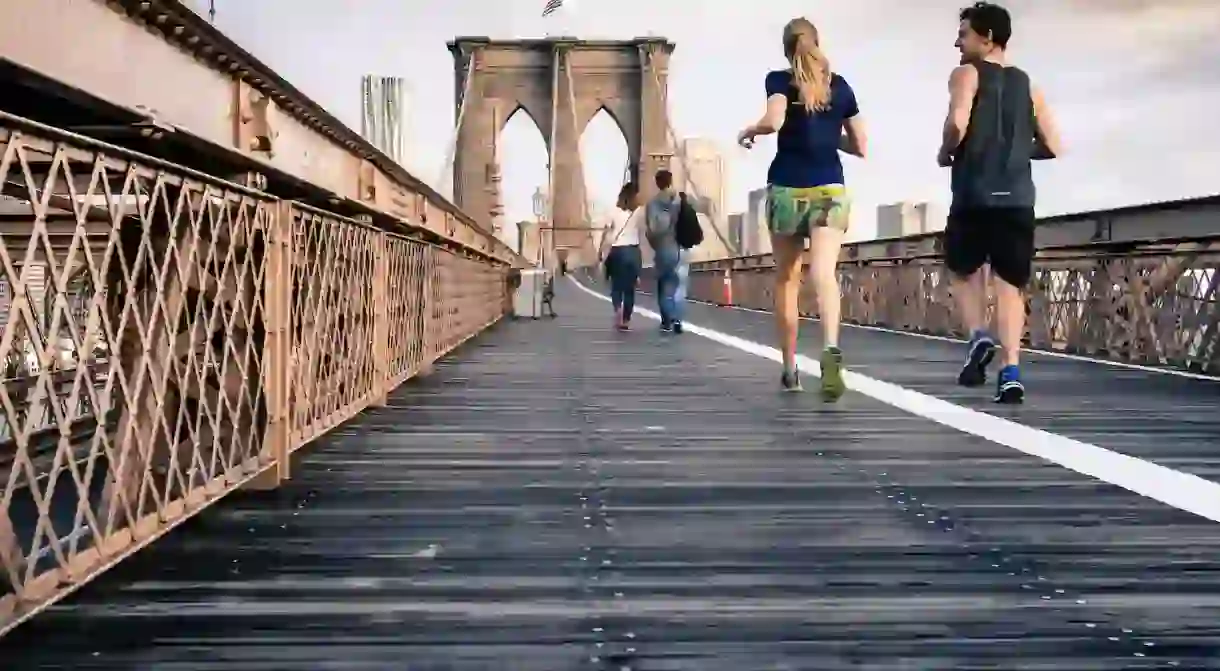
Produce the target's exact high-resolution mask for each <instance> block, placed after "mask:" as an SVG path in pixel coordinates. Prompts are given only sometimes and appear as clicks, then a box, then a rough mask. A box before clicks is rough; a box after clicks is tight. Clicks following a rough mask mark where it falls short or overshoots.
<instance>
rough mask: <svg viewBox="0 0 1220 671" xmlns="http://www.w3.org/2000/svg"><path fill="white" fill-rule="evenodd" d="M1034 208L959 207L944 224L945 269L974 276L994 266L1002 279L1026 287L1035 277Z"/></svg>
mask: <svg viewBox="0 0 1220 671" xmlns="http://www.w3.org/2000/svg"><path fill="white" fill-rule="evenodd" d="M1033 262H1034V209H1033V208H1032V207H976V208H958V209H954V210H951V211H950V212H949V219H948V221H947V222H946V224H945V267H947V268H948V269H949V271H950V272H952V273H953V274H955V275H958V276H966V275H971V274H973V273H974V271H976V270H978V269H979V268H981V267H982V266H983V264H984V263H989V264H991V270H992V272H994V273H995V274H996V275H998V276H999V277H1000V279H1002V280H1004V281H1005V282H1007V283H1009V284H1011V285H1013V286H1015V287H1020V288H1024V287H1025V285H1026V284H1028V283H1029V278H1030V275H1032V274H1033Z"/></svg>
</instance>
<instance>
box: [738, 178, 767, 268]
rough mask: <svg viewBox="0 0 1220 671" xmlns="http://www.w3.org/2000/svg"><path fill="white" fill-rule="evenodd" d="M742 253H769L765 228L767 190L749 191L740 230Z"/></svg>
mask: <svg viewBox="0 0 1220 671" xmlns="http://www.w3.org/2000/svg"><path fill="white" fill-rule="evenodd" d="M741 247H742V250H741V251H742V254H745V255H753V254H770V253H771V235H770V232H769V231H768V229H767V190H766V189H755V190H753V191H751V192H750V200H749V209H747V210H746V217H745V221H743V222H742V231H741Z"/></svg>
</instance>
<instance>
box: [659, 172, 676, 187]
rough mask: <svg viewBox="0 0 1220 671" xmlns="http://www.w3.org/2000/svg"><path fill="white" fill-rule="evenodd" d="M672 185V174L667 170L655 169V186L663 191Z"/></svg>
mask: <svg viewBox="0 0 1220 671" xmlns="http://www.w3.org/2000/svg"><path fill="white" fill-rule="evenodd" d="M673 185H674V174H673V173H672V172H670V171H668V170H658V171H657V188H658V189H660V190H662V191H664V190H665V189H668V188H669V187H671V186H673Z"/></svg>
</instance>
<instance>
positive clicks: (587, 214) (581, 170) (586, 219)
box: [552, 54, 597, 251]
mask: <svg viewBox="0 0 1220 671" xmlns="http://www.w3.org/2000/svg"><path fill="white" fill-rule="evenodd" d="M563 65H564V67H563V71H564V75H565V76H566V77H567V80H568V82H567V83H568V107H569V109H570V111H571V115H570V116H571V118H572V137H573V138H574V139H575V140H576V170H577V175H576V177H577V179H578V180H579V181H578V182H577V184H579V185H580V192H581V204H580V206H581V208H582V209H583V212H581V220H582V222H583V223H584V225H585V226H586V227H587V228H588V236H589V244H591V245H592V244H593V221H592V212H593V208H592V207H591V206H590V204H589V185H588V184H586V183H585V160H584V157H583V156H581V154H580V135H581V133H580V122H579V120H578V119H577V118H576V89H575V88H573V86H572V59H571V55H570V54H567V55H566V56H565V58H564V61H563ZM552 118H554V117H552ZM552 225H553V224H552ZM593 249H594V251H596V250H597V247H596V246H595V247H594V248H593Z"/></svg>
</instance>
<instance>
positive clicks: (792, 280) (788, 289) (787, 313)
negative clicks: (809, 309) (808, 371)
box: [771, 233, 805, 375]
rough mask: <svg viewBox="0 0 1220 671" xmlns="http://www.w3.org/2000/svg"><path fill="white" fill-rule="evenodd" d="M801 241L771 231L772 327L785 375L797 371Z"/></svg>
mask: <svg viewBox="0 0 1220 671" xmlns="http://www.w3.org/2000/svg"><path fill="white" fill-rule="evenodd" d="M804 242H805V241H804V240H803V239H801V238H799V237H796V236H792V235H781V234H776V233H772V234H771V250H772V253H773V254H774V257H775V327H776V332H777V333H776V335H777V336H778V337H779V347H780V352H781V353H782V355H783V361H784V374H785V375H791V374H792V373H795V372H796V335H797V328H798V325H799V323H800V322H799V319H800V314H799V312H798V307H797V299H798V297H799V294H800V289H801V265H802V264H801V257H802V256H803V253H804V251H805V250H804V247H805V245H804Z"/></svg>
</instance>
